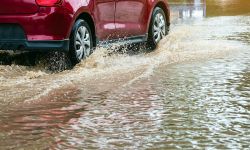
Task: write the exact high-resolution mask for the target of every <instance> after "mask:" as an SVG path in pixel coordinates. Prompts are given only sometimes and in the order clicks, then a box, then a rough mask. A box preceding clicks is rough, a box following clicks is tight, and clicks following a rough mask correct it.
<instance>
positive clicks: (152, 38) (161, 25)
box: [146, 7, 169, 50]
mask: <svg viewBox="0 0 250 150" xmlns="http://www.w3.org/2000/svg"><path fill="white" fill-rule="evenodd" d="M168 30H169V29H168V26H167V21H166V16H165V13H164V11H163V10H162V9H161V8H160V7H156V8H155V9H154V11H153V15H152V18H151V21H150V26H149V31H148V41H147V43H146V45H147V48H148V49H149V50H154V49H155V48H156V46H157V44H158V43H159V42H160V40H161V39H162V38H164V37H165V36H166V35H167V34H168Z"/></svg>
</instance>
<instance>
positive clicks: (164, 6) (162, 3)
mask: <svg viewBox="0 0 250 150" xmlns="http://www.w3.org/2000/svg"><path fill="white" fill-rule="evenodd" d="M152 6H153V7H152V8H153V9H152V10H151V11H150V15H149V20H148V27H147V31H149V27H150V22H151V19H152V16H153V12H154V9H155V8H156V7H159V8H161V9H162V10H163V11H164V13H165V16H166V21H167V24H168V25H170V9H169V5H168V3H167V2H166V1H158V2H156V3H155V4H152Z"/></svg>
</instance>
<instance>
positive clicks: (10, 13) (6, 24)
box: [0, 0, 170, 63]
mask: <svg viewBox="0 0 250 150" xmlns="http://www.w3.org/2000/svg"><path fill="white" fill-rule="evenodd" d="M169 20H170V19H169V6H168V4H167V1H166V0H1V2H0V50H25V51H47V50H54V51H65V52H68V53H69V54H70V56H71V58H72V60H73V61H75V62H76V63H77V62H80V61H81V59H82V58H85V57H88V56H89V55H90V54H91V51H92V49H93V48H94V47H96V46H97V45H102V44H104V43H112V42H119V41H121V40H119V39H123V40H122V41H123V42H124V41H126V43H140V42H146V43H147V46H149V47H150V48H152V49H153V48H155V47H156V44H157V43H158V42H159V41H160V40H161V39H162V38H163V37H164V36H165V35H166V34H167V33H168V28H169V25H170V21H169Z"/></svg>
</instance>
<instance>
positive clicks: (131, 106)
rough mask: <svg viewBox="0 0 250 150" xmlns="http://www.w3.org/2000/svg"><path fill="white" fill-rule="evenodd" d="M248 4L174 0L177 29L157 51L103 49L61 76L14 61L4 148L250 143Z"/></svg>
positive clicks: (7, 72) (2, 102) (1, 70)
mask: <svg viewBox="0 0 250 150" xmlns="http://www.w3.org/2000/svg"><path fill="white" fill-rule="evenodd" d="M234 4H235V5H234ZM247 5H249V2H248V0H216V1H215V0H207V1H206V2H203V1H201V0H189V1H185V2H183V1H182V2H178V1H177V0H175V1H173V0H172V1H171V12H172V20H171V22H172V26H171V31H170V34H169V35H168V36H167V37H166V38H165V39H164V40H163V41H162V42H161V43H160V44H159V46H158V48H157V49H156V50H155V51H154V52H151V53H144V52H143V51H142V52H139V53H130V51H131V50H127V51H126V49H124V53H121V52H117V53H116V52H108V50H107V49H105V48H98V49H97V50H96V51H95V53H94V54H93V55H92V56H91V57H90V58H88V59H87V60H85V61H83V62H82V63H80V64H79V65H77V66H76V67H75V68H73V69H72V70H70V71H63V72H60V73H49V72H47V71H46V70H45V69H43V68H42V67H41V66H24V65H21V63H18V62H20V59H21V58H20V57H21V56H19V57H18V56H17V58H10V59H9V60H8V61H10V62H11V64H12V65H0V84H1V85H0V149H4V150H5V149H31V150H33V149H250V144H249V141H250V14H249V13H250V9H249V8H250V7H248V6H247ZM228 6H230V9H229V8H228ZM222 8H223V9H222ZM22 58H23V57H22ZM11 59H16V60H11ZM0 60H1V59H0ZM59 62H60V60H59ZM5 63H6V62H2V64H5ZM7 64H8V63H7Z"/></svg>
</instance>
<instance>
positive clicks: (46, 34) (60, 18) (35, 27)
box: [0, 7, 73, 41]
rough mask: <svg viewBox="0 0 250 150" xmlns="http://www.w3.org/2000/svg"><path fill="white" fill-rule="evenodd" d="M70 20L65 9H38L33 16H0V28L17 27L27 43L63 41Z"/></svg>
mask: <svg viewBox="0 0 250 150" xmlns="http://www.w3.org/2000/svg"><path fill="white" fill-rule="evenodd" d="M72 20H73V15H72V12H70V11H69V10H68V9H66V8H65V7H40V8H39V11H38V12H37V13H35V14H11V15H0V26H1V25H5V24H8V25H18V26H19V27H20V28H21V29H22V30H23V32H24V36H25V39H27V41H33V40H34V41H40V40H42V41H47V40H64V39H68V38H69V35H70V32H71V26H72ZM0 36H1V35H0Z"/></svg>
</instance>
